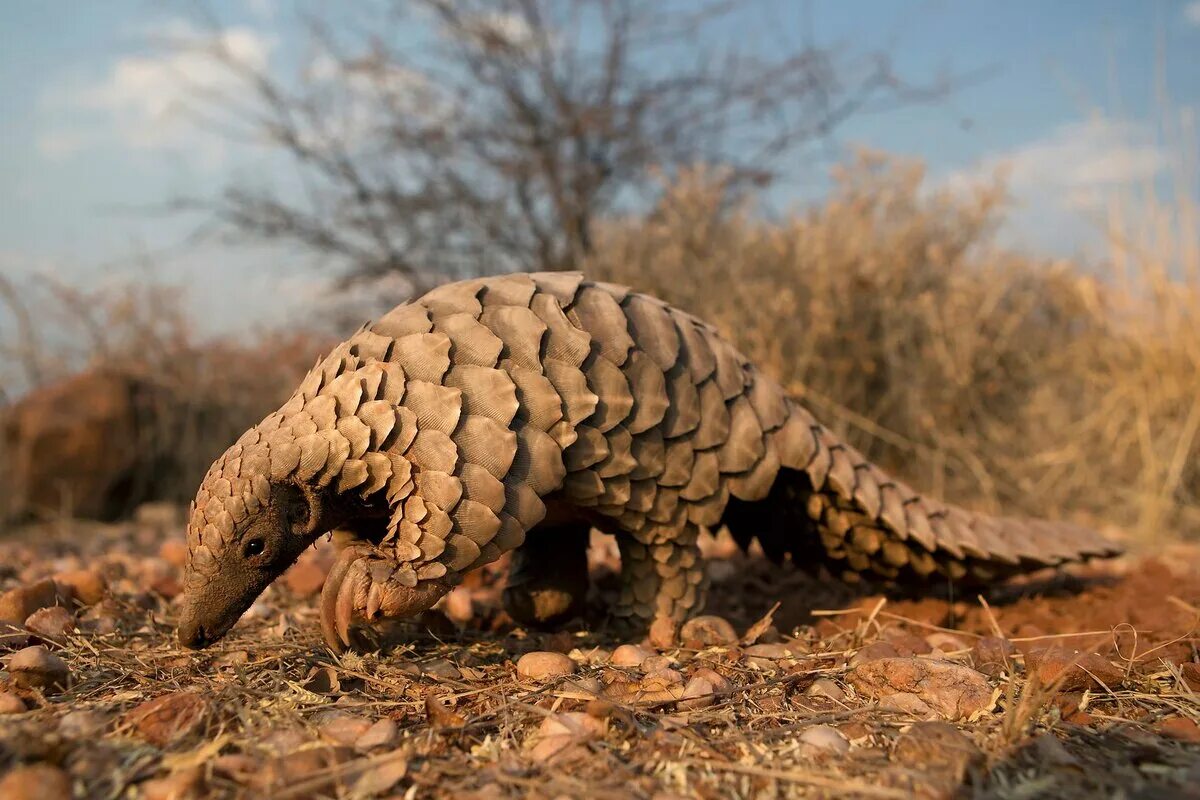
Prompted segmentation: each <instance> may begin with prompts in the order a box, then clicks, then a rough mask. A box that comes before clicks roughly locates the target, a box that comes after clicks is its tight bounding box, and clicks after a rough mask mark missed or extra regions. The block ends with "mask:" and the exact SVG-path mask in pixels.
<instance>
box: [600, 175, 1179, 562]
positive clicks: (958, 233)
mask: <svg viewBox="0 0 1200 800" xmlns="http://www.w3.org/2000/svg"><path fill="white" fill-rule="evenodd" d="M836 178H837V182H836V188H835V191H834V192H833V196H832V197H831V198H830V200H829V201H828V202H827V203H825V204H824V205H822V206H820V207H818V208H816V209H815V210H813V211H811V212H809V213H807V214H802V215H796V216H792V217H789V218H787V219H785V220H782V221H778V222H764V221H762V220H761V219H760V218H759V217H758V216H756V215H755V214H754V213H753V208H752V206H751V204H749V203H747V202H735V201H731V199H730V198H729V197H728V196H727V195H726V192H725V191H724V188H723V185H722V182H721V176H720V175H714V174H712V173H710V172H706V171H703V170H700V171H697V172H694V173H693V174H691V175H689V176H687V177H686V178H685V179H684V180H682V181H681V182H680V183H679V184H678V185H677V186H675V187H674V188H673V189H672V190H671V191H670V192H669V193H668V194H667V196H666V199H665V200H664V202H663V203H662V205H661V206H660V207H659V208H658V209H656V211H655V212H654V213H653V214H651V215H649V216H648V217H646V218H644V219H641V218H639V219H630V220H625V221H621V222H619V223H615V224H612V225H610V226H609V227H608V228H607V229H606V231H605V233H604V235H603V236H602V237H600V241H601V242H602V243H603V244H602V250H601V252H599V253H598V254H597V255H596V257H595V259H594V261H593V262H592V263H591V264H590V265H589V270H588V271H589V273H590V274H592V275H594V276H597V277H601V278H604V279H608V280H613V281H617V282H620V283H626V284H630V285H633V286H636V287H638V288H642V289H646V290H648V291H651V292H654V293H657V294H659V295H661V296H662V297H664V298H667V299H669V300H671V301H673V302H675V303H677V304H679V305H680V306H682V307H684V308H686V309H688V310H690V311H692V312H694V313H696V314H697V315H699V316H701V317H703V318H706V319H709V320H712V321H714V322H715V323H716V324H718V325H719V326H720V327H721V328H722V329H723V330H724V331H725V332H726V333H727V334H728V335H730V336H731V337H732V338H733V339H734V340H735V341H737V343H738V344H739V345H740V346H741V347H742V349H743V350H744V351H745V352H746V353H747V354H749V355H750V356H751V357H752V358H754V359H755V360H756V361H757V362H759V363H760V364H763V365H764V366H766V368H767V369H768V370H769V371H770V372H772V373H773V374H775V375H776V376H778V377H779V378H780V379H781V380H782V381H783V382H784V383H785V385H786V386H788V387H789V388H790V389H791V390H792V391H793V392H795V393H796V394H798V395H801V396H803V397H804V399H805V400H806V401H807V402H808V404H809V405H810V406H811V407H812V408H813V409H814V411H815V412H816V413H818V415H819V416H820V417H821V418H823V420H824V421H825V422H826V423H827V424H830V425H832V426H834V427H836V428H838V429H839V431H840V432H841V433H843V434H844V435H847V436H848V437H849V438H850V439H851V440H852V441H853V443H854V444H855V445H856V446H857V447H859V448H860V449H861V450H863V451H864V452H865V453H867V454H868V456H870V457H872V458H873V459H875V460H876V461H877V462H879V463H882V464H885V465H887V466H889V467H890V468H893V469H895V470H896V471H898V472H900V473H901V474H904V475H905V476H907V477H909V478H910V479H912V480H914V481H915V482H916V483H917V484H918V485H920V486H922V487H923V488H925V489H927V490H929V491H932V492H934V493H936V494H939V495H944V496H946V497H948V498H957V499H961V500H965V501H967V502H971V503H973V504H974V505H976V506H977V507H981V508H983V509H986V510H993V511H994V510H997V509H1000V508H1003V509H1007V510H1009V511H1018V512H1024V513H1029V514H1035V515H1047V514H1048V515H1067V514H1083V515H1086V517H1087V518H1088V519H1089V520H1090V521H1093V522H1095V521H1099V522H1108V523H1112V524H1114V525H1118V526H1121V527H1123V528H1125V529H1127V530H1129V531H1130V532H1131V533H1135V534H1137V535H1138V536H1139V537H1140V538H1142V539H1154V538H1156V537H1159V536H1162V535H1164V534H1169V535H1181V534H1191V533H1194V532H1195V531H1196V530H1198V529H1200V495H1198V492H1200V473H1198V471H1197V470H1198V469H1200V459H1197V458H1196V454H1197V451H1198V449H1200V442H1197V439H1196V434H1197V428H1198V427H1200V393H1198V392H1197V391H1196V387H1197V386H1200V280H1198V279H1197V272H1198V271H1200V267H1198V266H1197V264H1196V250H1195V247H1194V246H1189V247H1184V246H1183V245H1185V244H1186V242H1183V241H1181V243H1180V244H1179V245H1174V244H1173V245H1171V246H1170V247H1167V246H1166V245H1165V244H1163V243H1161V242H1158V241H1154V240H1150V241H1147V242H1145V243H1144V246H1138V247H1133V246H1127V247H1123V248H1121V249H1119V250H1118V249H1117V241H1118V238H1122V237H1118V236H1117V233H1116V228H1115V227H1114V259H1113V263H1112V265H1111V266H1112V268H1113V270H1114V275H1108V274H1106V273H1105V272H1103V271H1101V270H1100V268H1099V267H1093V266H1092V265H1081V264H1077V263H1072V262H1047V261H1042V260H1038V259H1035V258H1031V257H1027V256H1021V255H1017V254H1013V253H1006V252H1003V251H1000V250H998V249H997V248H996V247H994V246H992V245H991V234H992V232H993V231H994V230H995V228H996V227H997V225H998V224H999V223H1000V221H1001V220H1002V218H1003V213H1004V208H1005V205H1004V199H1005V196H1004V192H1003V189H1002V188H1001V187H1000V186H999V185H987V186H979V187H977V188H975V189H974V190H973V191H971V192H969V193H966V194H963V193H961V192H960V193H952V192H951V191H949V190H944V189H937V188H930V187H928V186H926V185H925V175H924V172H923V169H922V168H921V167H920V166H919V165H916V164H911V163H902V162H896V161H893V160H890V159H886V158H883V157H880V156H876V155H870V154H867V155H863V156H862V157H860V159H859V160H858V161H857V162H855V163H853V164H850V165H848V166H846V167H845V168H843V169H841V170H839V171H838V173H837V175H836ZM1180 203H1186V201H1185V200H1183V199H1181V200H1180ZM1182 208H1183V209H1185V210H1188V211H1189V213H1190V206H1187V205H1184V206H1182ZM1163 213H1164V214H1165V213H1166V212H1165V211H1164V212H1163ZM1173 213H1174V214H1175V215H1177V216H1179V217H1180V219H1184V220H1185V221H1186V220H1189V219H1192V217H1190V216H1188V215H1187V214H1185V213H1184V212H1183V211H1182V210H1176V211H1174V212H1173ZM1116 218H1119V214H1117V215H1114V219H1116ZM1153 222H1154V224H1151V222H1147V223H1146V225H1147V226H1148V229H1149V230H1150V231H1151V232H1152V233H1155V234H1156V235H1159V236H1164V235H1166V233H1164V232H1167V231H1175V230H1177V229H1178V230H1181V231H1182V232H1183V233H1186V232H1187V231H1188V230H1194V226H1193V227H1192V228H1188V227H1183V228H1176V227H1174V226H1173V224H1168V222H1169V221H1168V220H1166V219H1155V220H1153ZM1188 224H1189V225H1190V224H1191V223H1188ZM1114 225H1115V223H1114ZM1123 238H1125V239H1127V238H1128V237H1123ZM1116 277H1120V280H1119V281H1118V280H1116Z"/></svg>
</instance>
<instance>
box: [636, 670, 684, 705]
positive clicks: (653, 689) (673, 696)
mask: <svg viewBox="0 0 1200 800" xmlns="http://www.w3.org/2000/svg"><path fill="white" fill-rule="evenodd" d="M683 690H684V685H683V675H682V674H680V673H679V672H678V671H677V670H673V669H660V670H656V671H654V672H650V673H647V674H646V677H644V678H642V680H641V683H640V684H639V685H638V697H637V700H638V702H640V703H648V704H657V703H669V702H672V701H674V700H679V699H680V698H682V697H683Z"/></svg>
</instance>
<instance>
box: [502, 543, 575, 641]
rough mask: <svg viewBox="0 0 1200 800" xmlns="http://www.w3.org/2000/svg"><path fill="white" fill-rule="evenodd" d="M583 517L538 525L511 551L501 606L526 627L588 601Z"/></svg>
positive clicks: (552, 620)
mask: <svg viewBox="0 0 1200 800" xmlns="http://www.w3.org/2000/svg"><path fill="white" fill-rule="evenodd" d="M590 529H591V525H590V524H589V523H587V522H566V523H563V524H560V525H541V526H538V527H537V528H535V529H534V530H532V531H530V532H529V534H528V535H527V537H526V539H525V543H524V544H523V545H521V546H520V547H518V548H517V549H516V550H515V551H514V552H513V556H512V563H511V564H510V566H509V570H508V583H507V584H506V585H505V587H504V595H503V598H504V608H505V610H506V611H507V612H508V614H509V616H511V617H512V618H513V619H514V620H516V621H517V622H519V623H521V624H522V625H527V626H529V627H535V628H538V627H546V626H553V625H558V624H561V623H563V622H567V621H569V620H571V619H572V618H574V617H577V616H581V615H582V614H583V612H584V610H585V608H586V605H587V592H588V585H589V584H588V564H587V548H588V534H589V532H590Z"/></svg>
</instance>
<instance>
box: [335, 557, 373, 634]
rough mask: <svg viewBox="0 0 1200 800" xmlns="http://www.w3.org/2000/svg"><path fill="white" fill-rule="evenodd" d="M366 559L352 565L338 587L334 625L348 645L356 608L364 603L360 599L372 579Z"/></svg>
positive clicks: (363, 596)
mask: <svg viewBox="0 0 1200 800" xmlns="http://www.w3.org/2000/svg"><path fill="white" fill-rule="evenodd" d="M364 561H365V559H359V560H357V561H355V562H354V563H353V564H352V565H351V566H350V570H349V572H347V573H346V576H345V577H344V578H343V579H342V585H341V588H340V589H338V596H337V607H336V608H335V609H334V625H335V627H336V628H337V634H338V638H339V639H341V641H342V643H343V644H345V645H346V646H347V647H349V646H350V622H351V620H352V619H353V618H354V611H355V609H356V608H358V607H359V606H361V605H363V603H360V602H358V601H359V600H360V599H365V595H366V591H367V586H368V585H369V584H370V581H371V577H370V576H369V575H368V574H367V569H366V566H365V565H364Z"/></svg>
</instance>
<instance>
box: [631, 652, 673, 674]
mask: <svg viewBox="0 0 1200 800" xmlns="http://www.w3.org/2000/svg"><path fill="white" fill-rule="evenodd" d="M674 664H675V662H674V661H672V660H671V659H670V658H668V657H667V656H650V657H649V658H647V659H645V660H644V661H642V663H641V664H640V665H639V666H641V668H642V672H645V673H651V672H658V671H659V670H660V669H671V668H672V666H673V665H674Z"/></svg>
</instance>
